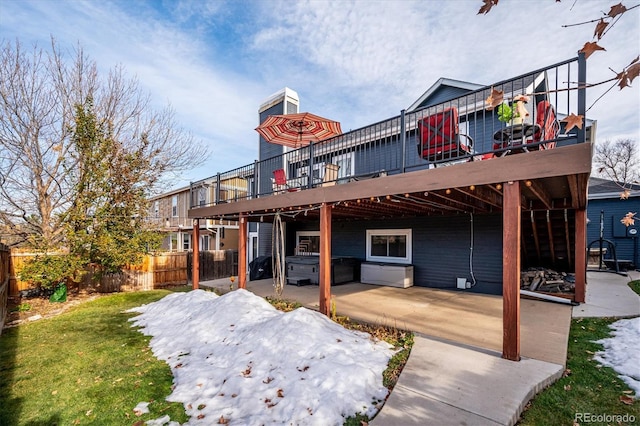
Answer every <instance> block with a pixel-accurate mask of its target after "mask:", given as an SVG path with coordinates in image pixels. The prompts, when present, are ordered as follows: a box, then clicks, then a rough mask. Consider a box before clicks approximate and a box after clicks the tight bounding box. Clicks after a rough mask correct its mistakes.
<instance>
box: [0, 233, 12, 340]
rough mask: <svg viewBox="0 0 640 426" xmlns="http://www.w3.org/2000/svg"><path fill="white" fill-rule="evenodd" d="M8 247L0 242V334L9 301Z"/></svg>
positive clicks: (5, 318)
mask: <svg viewBox="0 0 640 426" xmlns="http://www.w3.org/2000/svg"><path fill="white" fill-rule="evenodd" d="M9 254H10V250H9V247H7V246H6V245H4V244H2V243H0V334H2V329H3V328H4V323H5V321H6V320H7V309H8V307H7V304H8V303H9V276H10V275H9Z"/></svg>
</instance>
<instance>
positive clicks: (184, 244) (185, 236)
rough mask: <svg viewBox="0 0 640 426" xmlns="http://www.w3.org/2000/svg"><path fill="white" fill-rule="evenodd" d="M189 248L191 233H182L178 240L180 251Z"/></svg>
mask: <svg viewBox="0 0 640 426" xmlns="http://www.w3.org/2000/svg"><path fill="white" fill-rule="evenodd" d="M189 250H191V234H189V233H188V232H183V233H182V241H180V251H189Z"/></svg>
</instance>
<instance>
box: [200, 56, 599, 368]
mask: <svg viewBox="0 0 640 426" xmlns="http://www.w3.org/2000/svg"><path fill="white" fill-rule="evenodd" d="M585 75H586V62H585V60H584V57H583V56H581V57H579V58H573V59H570V60H567V61H564V62H561V63H558V64H554V65H551V66H548V67H545V68H544V69H539V70H535V71H531V72H529V73H526V74H523V75H520V76H517V77H514V78H510V79H507V80H503V81H498V82H495V83H494V84H492V85H487V86H481V87H479V86H478V85H472V84H468V83H464V84H461V83H460V82H456V81H454V80H447V79H442V80H440V82H439V84H438V83H437V84H436V85H434V86H433V87H432V88H431V89H429V90H428V91H427V92H425V94H424V95H423V96H421V97H420V99H418V100H417V101H416V102H415V103H414V104H413V105H412V106H411V108H408V109H406V110H402V111H400V114H399V115H397V116H395V117H392V118H389V119H386V120H382V121H380V122H378V123H374V124H371V125H369V126H366V127H363V128H360V129H356V130H353V131H349V132H347V133H344V134H342V135H338V136H335V137H333V138H330V139H327V140H323V141H321V142H319V143H311V144H309V145H307V146H303V147H301V148H298V149H288V148H284V147H282V146H279V145H276V144H272V143H268V142H267V141H265V140H263V139H262V138H261V139H260V142H259V143H260V149H259V152H260V158H259V160H258V161H256V162H254V163H253V164H250V165H247V166H243V167H240V168H238V169H235V170H234V171H230V172H226V173H224V174H221V175H218V176H217V177H212V178H209V179H208V180H203V181H202V182H195V183H193V184H192V185H191V194H192V199H191V201H192V203H191V206H190V209H189V211H188V216H189V218H192V219H195V220H198V221H202V220H212V219H213V220H220V219H224V220H238V222H239V258H240V264H243V262H246V260H247V256H248V250H247V243H248V242H249V243H250V242H251V241H252V239H250V238H249V234H250V233H251V232H253V233H254V236H255V238H256V240H257V244H258V252H260V253H261V254H270V253H271V247H273V245H272V244H271V240H272V238H271V229H272V227H271V223H272V222H273V223H276V224H279V223H280V222H282V223H284V226H283V234H282V235H283V236H284V241H285V244H284V246H285V249H284V250H285V253H284V255H286V256H291V255H295V254H299V253H301V252H302V253H304V254H309V253H318V258H319V260H318V265H317V267H318V269H319V278H318V282H319V301H320V303H319V305H320V311H321V312H323V313H327V314H328V312H329V301H330V296H331V281H332V268H331V265H332V257H344V258H355V259H357V260H359V261H360V262H362V263H365V264H380V263H382V264H383V265H404V272H405V273H406V274H407V275H408V274H409V273H410V272H411V274H412V277H411V282H412V284H413V285H418V286H427V287H436V288H450V289H452V290H454V289H456V290H457V289H460V290H458V291H474V292H481V293H490V294H502V297H503V306H504V309H503V315H504V342H503V356H504V357H505V358H507V359H513V360H517V359H519V288H520V269H521V266H523V265H525V264H528V263H535V264H539V265H540V266H545V264H547V263H548V264H549V265H554V264H556V263H561V264H563V265H564V267H565V268H566V269H568V270H570V271H574V272H575V274H576V293H575V300H576V301H578V302H583V301H584V289H585V281H586V254H585V253H586V207H587V183H588V179H589V174H590V172H591V157H592V142H593V140H594V139H595V123H594V122H591V125H590V126H583V127H581V128H577V127H575V128H574V127H572V128H569V129H564V128H562V129H560V130H559V131H558V128H557V126H558V125H559V123H558V121H557V120H556V117H563V116H568V115H569V114H575V115H579V116H582V117H584V115H585V109H586V108H585V91H586V90H587V89H586V88H585V87H581V88H579V89H578V90H574V88H573V87H571V88H570V87H569V86H568V84H569V83H565V82H571V81H585ZM569 89H571V90H569ZM524 95H526V97H527V98H528V100H529V103H528V104H527V105H524V106H523V105H520V106H521V107H524V108H526V112H527V113H528V114H529V120H530V123H527V122H525V123H522V124H519V123H515V122H513V120H512V121H511V122H502V121H501V120H500V118H501V117H499V115H498V112H497V110H496V108H493V109H488V108H487V101H488V100H489V101H491V100H492V99H498V102H496V103H500V102H499V98H500V97H503V98H504V99H505V100H509V101H514V102H515V101H516V99H524ZM494 106H495V105H494ZM541 106H542V109H541V108H540V107H541ZM554 110H555V111H554ZM295 112H298V98H297V95H296V94H295V92H294V91H292V90H290V89H284V90H283V91H281V92H279V93H277V94H275V95H274V96H272V97H270V98H269V99H268V100H267V102H265V103H264V104H263V105H262V106H261V108H260V122H262V121H263V120H264V119H265V118H266V117H267V116H268V115H272V114H283V113H295ZM552 112H555V113H554V114H553V113H552ZM460 129H462V130H460ZM462 132H464V133H462ZM336 168H337V173H329V171H335V170H336ZM282 171H284V174H285V175H286V182H285V185H276V182H275V181H274V177H275V176H276V172H277V173H279V174H282ZM327 176H329V178H327ZM234 177H236V178H237V179H239V180H240V179H241V180H242V181H243V182H246V186H243V187H242V188H243V189H246V193H244V194H243V195H241V196H237V197H232V198H229V199H227V200H221V201H224V202H215V203H212V204H206V203H205V204H199V203H197V202H195V203H194V202H193V201H194V197H195V194H196V193H197V191H199V188H200V187H201V186H202V185H207V182H210V181H213V180H215V181H217V182H222V181H223V180H226V179H232V178H234ZM283 188H285V189H283ZM252 238H254V237H252ZM195 267H197V265H196V266H194V268H195ZM361 271H362V270H361ZM409 271H410V272H409ZM194 275H195V274H194ZM409 278H410V277H407V279H409ZM238 280H239V286H240V287H243V286H244V284H245V282H246V271H242V270H241V271H239V277H238ZM399 291H401V290H399Z"/></svg>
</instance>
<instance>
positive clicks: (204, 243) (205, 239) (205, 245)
mask: <svg viewBox="0 0 640 426" xmlns="http://www.w3.org/2000/svg"><path fill="white" fill-rule="evenodd" d="M200 249H201V250H202V251H208V250H210V249H209V236H208V235H202V236H201V237H200Z"/></svg>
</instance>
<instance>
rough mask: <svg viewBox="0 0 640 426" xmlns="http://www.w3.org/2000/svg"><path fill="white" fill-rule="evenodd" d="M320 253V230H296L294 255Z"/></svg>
mask: <svg viewBox="0 0 640 426" xmlns="http://www.w3.org/2000/svg"><path fill="white" fill-rule="evenodd" d="M307 254H317V255H319V254H320V231H298V232H296V255H307Z"/></svg>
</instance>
